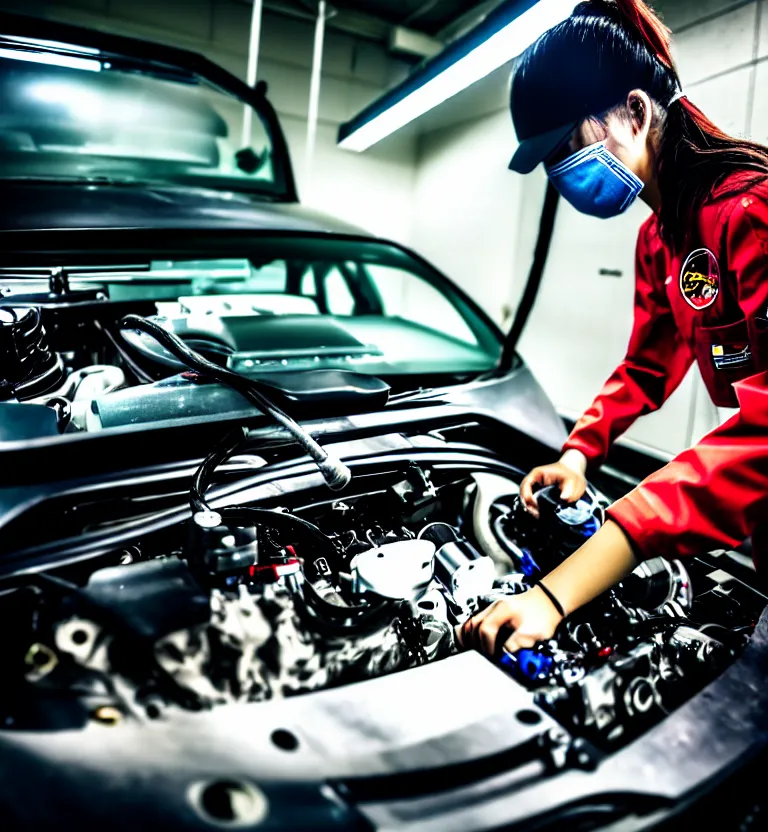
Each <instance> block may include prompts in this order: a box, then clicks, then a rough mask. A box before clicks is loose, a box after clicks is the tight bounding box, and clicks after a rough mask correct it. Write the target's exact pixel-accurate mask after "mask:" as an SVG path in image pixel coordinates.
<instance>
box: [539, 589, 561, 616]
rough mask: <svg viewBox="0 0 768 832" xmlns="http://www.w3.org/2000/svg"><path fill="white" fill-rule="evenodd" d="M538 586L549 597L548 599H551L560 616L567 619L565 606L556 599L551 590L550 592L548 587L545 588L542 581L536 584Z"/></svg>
mask: <svg viewBox="0 0 768 832" xmlns="http://www.w3.org/2000/svg"><path fill="white" fill-rule="evenodd" d="M536 586H537V587H538V588H539V589H540V590H541V591H542V592H543V593H544V594H545V595H546V596H547V598H549V600H550V601H551V602H552V605H553V606H554V608H555V609H556V610H557V611H558V612H559V613H560V615H561V616H562V617H563V618H565V617H566V616H565V610H564V609H563V605H562V604H561V603H560V602H559V601H558V600H557V598H555V596H554V594H553V593H552V592H550V590H548V589H547V587H545V586H544V584H543V583H542V581H539V582H538V583H537V584H536Z"/></svg>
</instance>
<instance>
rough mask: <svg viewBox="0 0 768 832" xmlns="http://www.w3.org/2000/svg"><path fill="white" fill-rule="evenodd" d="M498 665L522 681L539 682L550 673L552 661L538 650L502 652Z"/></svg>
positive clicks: (550, 657)
mask: <svg viewBox="0 0 768 832" xmlns="http://www.w3.org/2000/svg"><path fill="white" fill-rule="evenodd" d="M500 664H501V666H502V668H504V669H505V670H507V671H509V672H510V673H511V674H512V675H514V676H517V677H518V678H520V679H521V680H523V681H526V680H527V681H530V682H541V681H543V680H545V679H548V678H549V676H550V674H551V673H552V667H553V665H554V659H553V658H552V656H550V655H548V654H547V653H542V652H540V651H538V650H518V652H517V653H507V652H504V653H503V654H502V657H501V662H500Z"/></svg>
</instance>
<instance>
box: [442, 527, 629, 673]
mask: <svg viewBox="0 0 768 832" xmlns="http://www.w3.org/2000/svg"><path fill="white" fill-rule="evenodd" d="M636 566H637V560H636V558H635V554H634V552H633V551H632V543H631V541H630V539H629V538H628V537H627V535H626V534H625V533H624V531H623V530H622V529H621V526H619V525H618V524H616V523H614V522H613V520H607V521H606V523H605V525H604V526H603V527H602V528H601V529H600V530H599V531H598V532H596V533H595V534H594V535H593V536H592V537H591V538H590V539H589V540H588V541H587V542H586V543H585V544H584V545H583V546H582V547H581V548H580V549H579V550H578V551H576V552H574V553H573V554H572V555H571V556H570V557H569V558H566V560H564V561H563V562H562V563H561V564H560V566H558V567H557V568H555V569H553V570H552V572H550V573H549V574H548V575H547V576H546V579H545V581H544V583H545V584H546V587H547V589H548V590H549V591H550V592H551V593H552V595H554V597H555V598H557V601H558V603H560V604H561V605H562V608H563V610H565V614H566V615H570V614H571V613H573V612H575V611H576V610H577V609H579V607H582V606H584V604H587V603H589V602H590V601H591V600H593V599H594V598H597V596H598V595H601V594H602V593H603V592H605V591H606V590H607V589H610V588H611V587H612V586H614V585H615V584H617V583H618V582H619V581H621V580H623V579H624V578H626V576H627V575H629V573H630V572H631V571H632V570H633V569H634V568H635V567H636ZM562 620H563V616H561V615H560V613H559V612H558V610H557V608H556V607H555V605H554V604H553V603H552V600H551V599H550V598H548V597H547V594H546V593H545V592H544V591H543V590H542V589H541V588H540V587H538V586H536V587H534V588H533V589H531V590H529V591H528V592H524V593H523V594H522V595H513V596H512V597H510V598H506V599H504V600H502V601H496V603H495V604H492V605H491V606H490V607H488V609H486V610H483V611H482V612H481V613H478V614H477V615H476V616H475V617H474V618H470V619H469V621H466V622H465V623H464V624H463V626H462V627H461V628H459V629H457V631H456V635H457V638H458V641H459V644H461V646H462V647H466V648H467V649H470V648H474V649H476V650H480V651H481V652H482V653H485V654H486V655H487V656H489V657H492V658H496V657H498V656H499V654H500V652H501V649H502V646H504V647H505V648H506V649H507V650H508V651H509V652H510V653H514V652H516V651H517V650H521V649H523V648H530V647H533V646H534V645H535V644H536V642H539V641H547V640H548V639H550V638H552V636H553V635H554V633H555V630H556V629H557V626H558V624H559V623H560V622H561V621H562Z"/></svg>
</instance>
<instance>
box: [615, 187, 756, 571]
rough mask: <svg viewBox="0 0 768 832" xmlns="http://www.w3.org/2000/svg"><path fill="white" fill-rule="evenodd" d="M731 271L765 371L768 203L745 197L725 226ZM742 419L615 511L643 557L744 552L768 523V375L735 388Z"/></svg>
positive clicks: (674, 463) (647, 483) (672, 465)
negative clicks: (729, 550)
mask: <svg viewBox="0 0 768 832" xmlns="http://www.w3.org/2000/svg"><path fill="white" fill-rule="evenodd" d="M723 239H724V244H725V247H726V254H727V263H728V271H729V272H730V273H731V274H733V275H735V278H736V284H737V297H738V303H739V307H740V309H741V312H742V313H743V315H744V317H745V319H746V321H747V326H748V329H749V331H750V343H751V346H752V349H753V352H754V353H755V356H756V359H757V366H758V367H759V368H761V369H764V368H765V367H766V364H767V363H768V360H767V359H768V353H767V352H766V339H767V338H768V336H766V334H765V331H761V330H760V329H759V328H758V327H757V326H756V324H757V322H758V320H759V318H761V317H763V318H765V317H766V307H767V306H768V204H767V203H766V201H765V200H764V199H761V198H760V197H758V196H757V195H756V194H754V193H752V194H749V193H748V194H745V195H744V196H742V197H739V198H738V199H737V200H736V201H735V206H734V208H733V209H732V210H731V212H730V215H729V216H728V219H727V221H726V223H725V225H724V238H723ZM734 388H735V390H736V395H737V398H738V400H739V407H740V411H739V413H738V414H737V415H736V416H734V417H733V418H732V419H730V420H729V421H728V422H726V423H725V424H724V425H722V426H721V427H719V428H717V429H716V430H714V431H712V433H710V434H709V435H708V436H706V437H705V438H704V439H703V440H702V441H701V442H700V443H699V444H698V445H695V446H694V447H693V448H691V449H690V450H687V451H684V452H683V453H682V454H680V455H679V456H678V457H677V458H676V459H674V460H673V461H672V462H671V463H670V464H669V465H667V466H666V467H665V468H662V469H661V470H660V471H658V472H657V473H655V474H653V475H652V476H651V477H649V478H648V479H647V480H645V481H644V482H643V483H641V484H640V485H639V486H638V487H637V488H636V489H635V490H634V491H633V492H631V493H630V494H628V495H627V496H626V497H624V498H623V499H622V500H620V501H619V502H617V503H616V504H614V506H612V507H611V509H609V512H608V513H609V515H610V516H611V517H612V518H613V519H614V520H615V521H616V522H617V523H618V524H619V525H620V526H622V528H623V529H624V531H625V532H626V533H627V535H628V536H629V537H630V539H631V540H632V541H633V543H634V545H635V549H636V551H637V553H638V555H640V556H644V557H651V556H655V555H664V556H670V557H679V556H685V555H691V554H696V553H701V552H704V551H707V550H709V549H713V548H716V547H719V546H727V547H733V546H738V545H740V544H741V543H742V542H743V541H744V540H745V539H746V538H747V537H749V536H751V535H752V533H753V532H754V530H755V527H756V526H757V525H758V524H762V523H765V522H766V520H768V372H763V373H761V374H758V375H755V376H752V377H751V378H749V379H746V380H745V381H743V382H741V383H739V384H735V385H734Z"/></svg>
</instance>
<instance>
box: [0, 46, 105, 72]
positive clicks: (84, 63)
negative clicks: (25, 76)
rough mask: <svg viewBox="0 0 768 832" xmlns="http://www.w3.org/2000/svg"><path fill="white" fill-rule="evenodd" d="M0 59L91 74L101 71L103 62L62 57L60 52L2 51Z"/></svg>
mask: <svg viewBox="0 0 768 832" xmlns="http://www.w3.org/2000/svg"><path fill="white" fill-rule="evenodd" d="M0 58H7V59H8V60H11V61H29V62H30V63H33V64H47V65H48V66H63V67H67V68H68V69H85V70H88V71H90V72H99V71H101V61H93V60H90V59H89V58H75V57H73V56H72V55H61V54H59V53H58V52H27V51H25V50H22V49H18V50H17V49H0Z"/></svg>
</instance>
